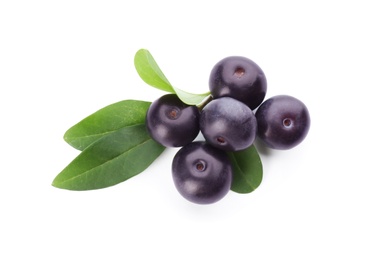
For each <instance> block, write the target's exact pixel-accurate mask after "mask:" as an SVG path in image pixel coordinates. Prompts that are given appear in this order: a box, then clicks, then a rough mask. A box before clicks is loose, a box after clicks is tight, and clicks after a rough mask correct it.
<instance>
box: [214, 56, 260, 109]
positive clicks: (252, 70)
mask: <svg viewBox="0 0 373 260" xmlns="http://www.w3.org/2000/svg"><path fill="white" fill-rule="evenodd" d="M209 87H210V91H211V94H212V96H213V97H214V98H220V97H232V98H235V99H237V100H239V101H241V102H243V103H245V104H246V105H247V106H249V107H250V108H251V109H252V110H254V109H255V108H257V107H258V106H259V105H260V104H261V103H262V102H263V100H264V97H265V95H266V92H267V79H266V77H265V75H264V73H263V71H262V69H261V68H260V67H259V66H258V65H257V64H256V63H254V62H253V61H252V60H250V59H248V58H245V57H240V56H231V57H227V58H225V59H222V60H221V61H219V62H218V63H217V64H216V65H215V66H214V67H213V69H212V71H211V74H210V79H209Z"/></svg>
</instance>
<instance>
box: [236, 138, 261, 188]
mask: <svg viewBox="0 0 373 260" xmlns="http://www.w3.org/2000/svg"><path fill="white" fill-rule="evenodd" d="M229 157H230V159H231V162H232V164H233V180H232V186H231V190H232V191H234V192H237V193H250V192H252V191H254V190H255V189H256V188H257V187H259V185H260V183H261V182H262V178H263V167H262V161H261V159H260V156H259V154H258V152H257V150H256V148H255V146H254V145H252V146H250V147H249V148H247V149H245V150H242V151H238V152H231V153H229Z"/></svg>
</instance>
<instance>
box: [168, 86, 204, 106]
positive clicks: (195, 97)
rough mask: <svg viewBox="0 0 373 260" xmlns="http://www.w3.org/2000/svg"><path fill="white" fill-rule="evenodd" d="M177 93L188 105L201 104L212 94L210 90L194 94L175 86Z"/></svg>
mask: <svg viewBox="0 0 373 260" xmlns="http://www.w3.org/2000/svg"><path fill="white" fill-rule="evenodd" d="M174 89H175V92H176V95H177V96H178V97H179V98H180V100H181V101H183V102H184V103H185V104H188V105H198V104H200V103H201V102H202V101H203V100H204V99H205V98H206V97H207V96H209V95H210V92H206V93H203V94H192V93H189V92H185V91H183V90H181V89H177V88H174Z"/></svg>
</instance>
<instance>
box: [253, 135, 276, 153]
mask: <svg viewBox="0 0 373 260" xmlns="http://www.w3.org/2000/svg"><path fill="white" fill-rule="evenodd" d="M254 145H255V147H256V150H257V151H258V153H259V154H261V155H264V156H271V154H273V149H271V148H269V147H268V146H266V145H265V143H264V142H263V141H261V140H260V139H259V138H257V139H256V140H255V141H254Z"/></svg>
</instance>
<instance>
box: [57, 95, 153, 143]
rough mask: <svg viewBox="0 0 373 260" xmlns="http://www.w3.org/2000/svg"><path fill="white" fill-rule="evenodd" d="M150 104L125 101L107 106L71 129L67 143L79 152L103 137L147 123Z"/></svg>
mask: <svg viewBox="0 0 373 260" xmlns="http://www.w3.org/2000/svg"><path fill="white" fill-rule="evenodd" d="M150 104H151V103H150V102H146V101H139V100H124V101H120V102H117V103H114V104H111V105H109V106H106V107H104V108H102V109H100V110H98V111H97V112H95V113H93V114H91V115H90V116H88V117H86V118H84V119H83V120H82V121H80V122H79V123H77V124H76V125H74V126H73V127H71V128H70V129H69V130H67V132H66V133H65V135H64V139H65V141H66V142H67V143H69V144H70V145H71V146H73V147H74V148H76V149H78V150H84V149H85V148H86V147H87V146H89V145H90V144H92V143H93V142H95V141H97V140H98V139H100V138H101V137H103V136H105V135H108V134H110V133H113V132H115V131H117V130H118V129H121V128H123V127H126V126H131V125H137V124H143V123H145V117H146V111H147V110H148V108H149V106H150Z"/></svg>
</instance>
